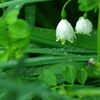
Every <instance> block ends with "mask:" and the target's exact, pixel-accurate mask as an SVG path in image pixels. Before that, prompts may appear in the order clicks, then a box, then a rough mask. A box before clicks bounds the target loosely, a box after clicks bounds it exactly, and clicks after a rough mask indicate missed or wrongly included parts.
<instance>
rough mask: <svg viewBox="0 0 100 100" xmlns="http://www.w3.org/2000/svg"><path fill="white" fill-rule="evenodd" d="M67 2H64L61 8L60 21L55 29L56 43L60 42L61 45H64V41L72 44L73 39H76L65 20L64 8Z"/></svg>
mask: <svg viewBox="0 0 100 100" xmlns="http://www.w3.org/2000/svg"><path fill="white" fill-rule="evenodd" d="M70 1H71V0H69V1H68V2H70ZM68 2H66V3H65V5H64V6H63V8H62V12H61V18H62V19H61V21H60V22H59V23H58V25H57V28H56V41H59V40H61V43H62V44H64V43H65V41H66V40H68V41H69V42H71V43H73V42H74V39H75V38H76V37H75V33H74V29H73V27H72V26H71V24H70V23H69V22H68V21H67V19H66V11H65V6H66V5H67V4H68Z"/></svg>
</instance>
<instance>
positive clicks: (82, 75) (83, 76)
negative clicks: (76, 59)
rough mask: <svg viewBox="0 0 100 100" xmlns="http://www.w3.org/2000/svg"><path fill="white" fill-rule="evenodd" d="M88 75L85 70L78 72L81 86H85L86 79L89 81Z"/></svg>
mask: <svg viewBox="0 0 100 100" xmlns="http://www.w3.org/2000/svg"><path fill="white" fill-rule="evenodd" d="M87 77H88V75H87V71H86V70H85V69H83V68H82V69H79V70H77V77H76V79H77V81H78V82H79V83H81V84H84V83H85V81H86V79H87Z"/></svg>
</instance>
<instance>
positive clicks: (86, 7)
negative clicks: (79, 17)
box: [78, 0, 97, 11]
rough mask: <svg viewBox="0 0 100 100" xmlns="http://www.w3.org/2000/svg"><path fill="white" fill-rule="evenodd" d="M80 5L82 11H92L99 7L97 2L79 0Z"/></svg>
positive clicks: (94, 0) (93, 0)
mask: <svg viewBox="0 0 100 100" xmlns="http://www.w3.org/2000/svg"><path fill="white" fill-rule="evenodd" d="M78 3H81V4H80V5H79V10H80V11H90V10H93V9H95V7H96V6H97V1H96V0H78Z"/></svg>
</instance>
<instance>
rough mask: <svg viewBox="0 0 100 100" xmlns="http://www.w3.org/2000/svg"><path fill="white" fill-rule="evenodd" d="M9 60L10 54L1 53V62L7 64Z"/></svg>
mask: <svg viewBox="0 0 100 100" xmlns="http://www.w3.org/2000/svg"><path fill="white" fill-rule="evenodd" d="M7 60H8V52H3V51H0V62H5V61H7Z"/></svg>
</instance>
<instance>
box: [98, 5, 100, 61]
mask: <svg viewBox="0 0 100 100" xmlns="http://www.w3.org/2000/svg"><path fill="white" fill-rule="evenodd" d="M97 50H98V61H99V62H100V6H99V9H98V35H97Z"/></svg>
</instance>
